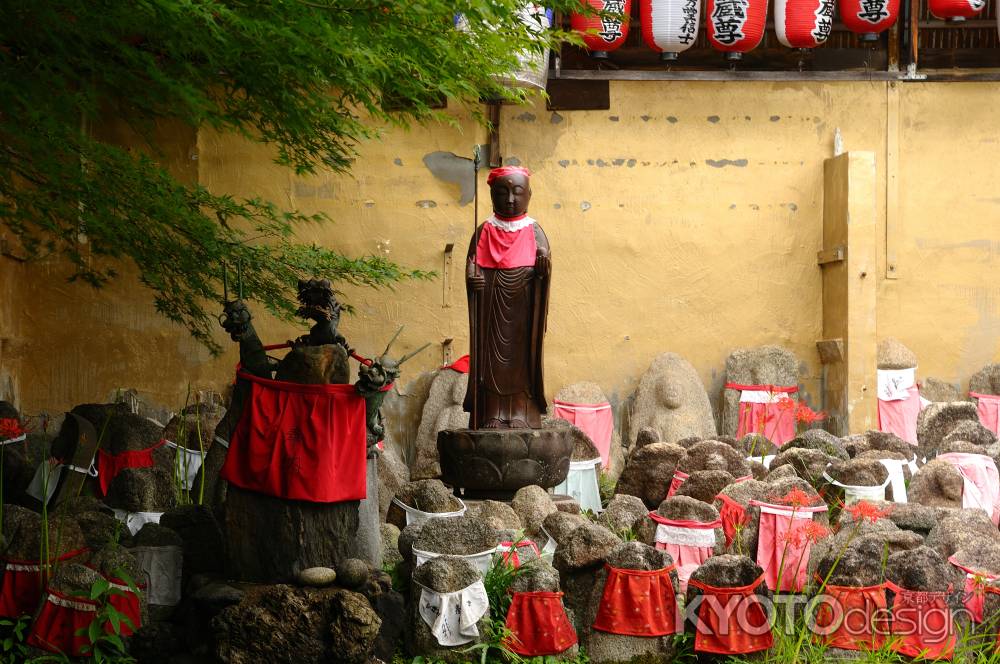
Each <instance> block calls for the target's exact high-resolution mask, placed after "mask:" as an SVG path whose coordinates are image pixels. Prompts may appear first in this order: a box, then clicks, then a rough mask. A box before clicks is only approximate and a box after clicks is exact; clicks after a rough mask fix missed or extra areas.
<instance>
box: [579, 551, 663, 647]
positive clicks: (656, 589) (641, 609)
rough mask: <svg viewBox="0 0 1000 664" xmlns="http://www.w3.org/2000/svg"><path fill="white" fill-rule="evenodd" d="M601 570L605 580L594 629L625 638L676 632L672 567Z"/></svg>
mask: <svg viewBox="0 0 1000 664" xmlns="http://www.w3.org/2000/svg"><path fill="white" fill-rule="evenodd" d="M604 568H605V569H606V570H607V571H608V578H607V580H606V581H605V582H604V594H603V595H602V596H601V606H600V609H598V611H597V618H595V619H594V625H593V627H594V629H597V630H600V631H602V632H610V633H611V634H626V635H628V636H665V635H667V634H676V633H677V632H678V622H679V621H678V620H677V597H676V596H675V595H674V584H673V582H672V581H671V579H670V572H671V570H673V569H674V566H673V565H670V566H669V567H664V568H663V569H656V570H638V569H620V568H618V567H611V566H610V565H605V566H604Z"/></svg>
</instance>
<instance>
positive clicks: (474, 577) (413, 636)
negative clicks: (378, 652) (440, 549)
mask: <svg viewBox="0 0 1000 664" xmlns="http://www.w3.org/2000/svg"><path fill="white" fill-rule="evenodd" d="M479 579H480V576H479V572H478V571H477V570H476V568H475V567H473V566H472V563H470V562H468V561H466V560H463V559H461V558H455V557H453V556H441V557H439V558H434V559H433V560H430V561H428V562H426V563H424V564H423V565H421V566H420V567H418V568H417V569H416V571H415V572H414V573H413V581H414V583H416V584H419V585H420V586H423V587H425V588H430V589H431V590H433V591H435V592H438V593H449V592H456V591H459V590H462V589H463V588H467V587H468V586H470V585H472V584H473V583H475V582H476V581H478V580H479ZM419 598H420V592H419V586H418V587H415V588H414V592H413V593H412V595H411V599H410V602H411V606H410V608H409V621H408V622H409V631H408V635H409V638H408V643H407V648H408V650H409V652H410V653H411V654H412V655H423V656H424V657H426V658H428V659H430V660H431V661H437V660H442V661H445V662H454V663H455V664H460V663H462V662H465V661H466V660H467V659H468V654H467V653H465V652H462V651H464V650H466V649H467V648H468V647H469V646H472V645H475V643H478V642H480V641H482V640H483V638H484V637H485V634H487V628H488V624H489V619H490V616H489V613H488V612H487V614H486V615H485V616H483V618H482V619H481V620H480V621H479V624H478V629H479V635H480V636H479V638H478V639H476V640H474V641H473V642H472V643H468V644H465V645H461V646H455V647H454V648H443V647H442V646H440V645H438V642H437V639H435V638H434V635H433V634H431V631H430V628H428V626H427V623H425V622H424V620H423V618H421V617H420V614H419V611H417V607H416V602H418V601H419Z"/></svg>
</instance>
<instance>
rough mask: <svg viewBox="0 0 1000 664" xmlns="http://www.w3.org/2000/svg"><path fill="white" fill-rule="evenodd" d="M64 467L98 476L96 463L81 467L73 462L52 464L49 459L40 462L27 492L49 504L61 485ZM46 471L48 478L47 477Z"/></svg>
mask: <svg viewBox="0 0 1000 664" xmlns="http://www.w3.org/2000/svg"><path fill="white" fill-rule="evenodd" d="M63 468H67V469H69V470H71V471H73V472H76V473H85V474H87V475H90V476H91V477H97V468H95V467H94V464H93V463H91V464H90V468H80V467H79V466H74V465H73V464H69V463H67V464H58V465H55V466H53V465H51V464H50V463H49V462H48V461H42V462H41V463H40V464H38V468H37V469H36V470H35V476H34V477H32V478H31V482H30V483H29V484H28V488H27V489H25V491H24V492H25V493H26V494H28V495H29V496H31V497H32V498H34V499H35V500H38V501H40V502H45V504H46V505H47V504H48V502H49V501H50V500H52V496H53V495H54V494H55V492H56V489H57V488H58V487H59V480H60V479H62V473H63ZM46 473H47V474H48V478H46V477H45V475H46ZM42 494H45V498H44V501H43V500H42Z"/></svg>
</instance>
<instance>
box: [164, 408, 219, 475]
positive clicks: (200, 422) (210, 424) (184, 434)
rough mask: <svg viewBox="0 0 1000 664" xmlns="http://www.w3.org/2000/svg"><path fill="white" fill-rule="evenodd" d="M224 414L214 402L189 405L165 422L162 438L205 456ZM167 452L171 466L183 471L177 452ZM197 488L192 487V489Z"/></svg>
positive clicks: (175, 450)
mask: <svg viewBox="0 0 1000 664" xmlns="http://www.w3.org/2000/svg"><path fill="white" fill-rule="evenodd" d="M225 414H226V409H225V408H224V407H223V406H222V404H221V403H218V402H215V401H210V402H208V403H201V404H198V403H196V404H191V405H190V406H187V407H185V408H184V409H183V410H182V411H181V413H180V414H179V415H175V416H174V417H173V418H171V419H170V421H169V422H167V426H166V427H164V429H163V437H164V438H165V439H167V440H169V441H171V442H172V443H175V444H176V445H179V446H180V447H183V448H186V449H189V450H192V451H197V452H201V453H205V454H207V453H208V450H209V448H211V447H212V445H213V444H214V443H215V438H214V433H215V427H217V426H219V422H221V421H222V418H223V416H225ZM169 450H170V455H171V457H172V459H171V462H172V464H173V465H176V466H177V467H178V468H179V469H181V470H183V464H184V460H183V457H182V458H181V459H180V460H179V461H178V459H177V454H178V453H179V450H177V449H175V448H173V447H171V448H169ZM198 486H199V485H197V484H195V485H193V487H198ZM192 491H197V488H193V489H192Z"/></svg>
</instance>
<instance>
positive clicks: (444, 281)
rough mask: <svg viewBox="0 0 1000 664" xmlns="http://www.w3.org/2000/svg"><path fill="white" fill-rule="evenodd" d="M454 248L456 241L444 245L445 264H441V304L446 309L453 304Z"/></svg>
mask: <svg viewBox="0 0 1000 664" xmlns="http://www.w3.org/2000/svg"><path fill="white" fill-rule="evenodd" d="M454 250H455V243H454V242H449V243H448V244H446V245H444V264H443V265H442V266H441V288H442V290H441V306H442V307H444V308H446V309H447V308H448V307H450V306H451V281H452V279H451V263H452V254H453V253H454Z"/></svg>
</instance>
